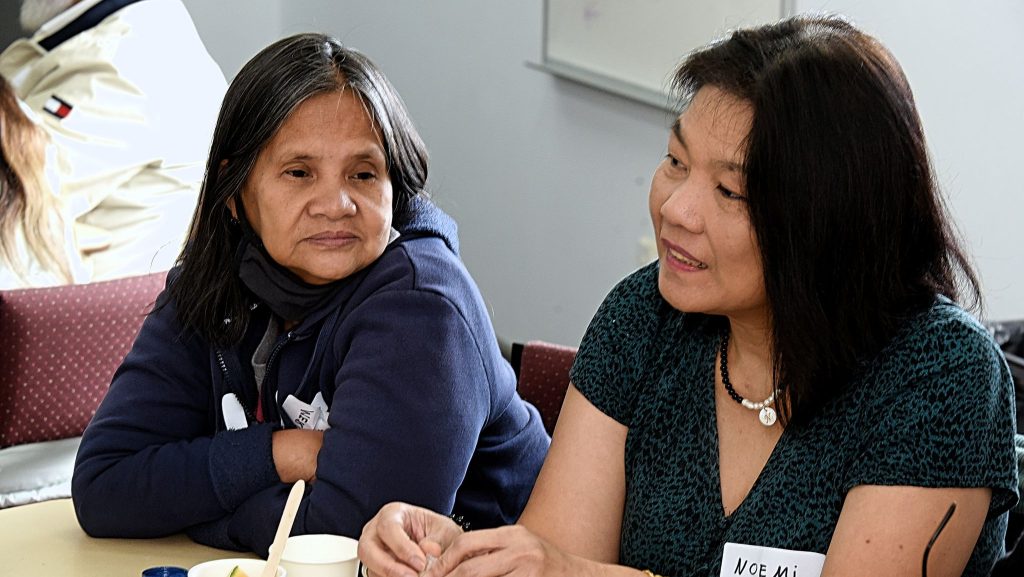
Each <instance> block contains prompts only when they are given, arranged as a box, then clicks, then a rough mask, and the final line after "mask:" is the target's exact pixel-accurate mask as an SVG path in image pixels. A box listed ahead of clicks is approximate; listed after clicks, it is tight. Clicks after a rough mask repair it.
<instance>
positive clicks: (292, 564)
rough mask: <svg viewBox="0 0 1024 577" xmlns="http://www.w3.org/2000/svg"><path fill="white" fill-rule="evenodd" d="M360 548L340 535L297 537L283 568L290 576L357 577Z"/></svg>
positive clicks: (290, 543)
mask: <svg viewBox="0 0 1024 577" xmlns="http://www.w3.org/2000/svg"><path fill="white" fill-rule="evenodd" d="M358 545H359V541H357V540H355V539H350V538H348V537H342V536H340V535H322V534H320V535H296V536H294V537H289V538H288V544H287V545H285V546H284V552H283V553H281V566H283V567H285V568H287V569H288V577H357V576H356V572H357V571H358V568H359V558H358V557H356V549H357V547H358ZM189 577H192V576H191V575H190V576H189Z"/></svg>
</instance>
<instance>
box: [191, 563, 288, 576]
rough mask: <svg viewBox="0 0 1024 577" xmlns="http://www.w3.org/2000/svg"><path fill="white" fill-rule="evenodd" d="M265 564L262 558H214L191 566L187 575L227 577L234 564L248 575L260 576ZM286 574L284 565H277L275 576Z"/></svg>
mask: <svg viewBox="0 0 1024 577" xmlns="http://www.w3.org/2000/svg"><path fill="white" fill-rule="evenodd" d="M266 564H267V562H266V561H265V560H263V559H216V560H213V561H207V562H205V563H200V564H198V565H196V566H194V567H192V568H191V569H189V570H188V577H228V575H230V574H231V570H232V569H234V568H235V566H238V567H239V568H240V569H241V570H242V571H245V573H246V575H248V576H249V577H260V575H262V574H263V566H264V565H266ZM287 575H288V571H287V570H286V569H285V568H284V567H281V566H278V567H277V577H286V576H287Z"/></svg>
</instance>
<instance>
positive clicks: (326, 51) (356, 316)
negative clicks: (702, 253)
mask: <svg viewBox="0 0 1024 577" xmlns="http://www.w3.org/2000/svg"><path fill="white" fill-rule="evenodd" d="M426 179H427V153H426V150H425V148H424V145H423V142H422V141H421V140H420V137H419V135H418V134H417V133H416V130H415V129H414V127H413V125H412V121H411V120H410V119H409V117H408V113H407V112H406V110H405V107H404V105H403V104H402V102H401V100H400V98H399V96H398V94H397V93H396V92H395V91H394V89H393V88H392V86H391V85H390V84H389V83H388V81H387V80H386V79H385V78H384V76H383V75H382V74H381V72H380V71H379V70H378V69H377V68H376V66H375V65H374V64H373V63H372V62H370V61H369V60H368V59H367V58H366V57H365V56H363V55H362V54H360V53H359V52H357V51H354V50H352V49H348V48H344V47H342V46H341V45H340V44H339V43H338V42H337V41H336V40H334V39H332V38H330V37H328V36H324V35H319V34H300V35H296V36H293V37H290V38H286V39H284V40H280V41H278V42H276V43H275V44H273V45H271V46H269V47H268V48H266V49H264V50H263V51H262V52H260V53H259V54H257V55H256V56H255V57H254V58H253V59H252V60H251V61H250V62H249V63H248V64H246V65H245V67H244V68H242V70H241V71H240V72H239V73H238V76H237V77H236V78H235V80H234V81H233V82H232V84H231V86H230V88H229V89H228V92H227V95H226V96H225V99H224V104H223V107H222V109H221V112H220V117H219V118H218V121H217V127H216V131H215V133H214V137H213V144H212V147H211V151H210V157H209V160H208V163H207V167H206V180H205V182H204V183H203V189H202V195H201V197H200V200H199V207H198V209H197V211H196V215H195V217H194V219H193V222H192V227H191V232H190V242H189V245H188V247H187V248H186V249H185V250H184V252H183V253H182V255H181V257H180V259H179V265H178V266H177V267H176V268H175V269H174V270H172V271H171V273H170V274H169V277H168V283H167V289H166V290H165V291H164V293H163V294H162V295H161V296H160V297H159V299H158V301H157V304H156V307H155V310H154V312H153V313H152V314H150V315H149V317H148V318H147V319H146V321H145V323H144V325H143V327H142V330H141V332H140V334H139V336H138V339H137V340H136V342H135V345H134V346H133V347H132V350H131V352H130V353H129V354H128V356H127V357H126V358H125V360H124V363H123V364H122V365H121V367H120V369H119V370H118V371H117V373H116V374H115V375H114V379H113V382H112V384H111V386H110V391H109V392H108V394H107V396H106V398H105V399H104V400H103V403H102V404H101V405H100V407H99V409H98V411H97V413H96V416H95V417H94V418H93V421H92V423H91V424H90V425H89V428H88V429H87V430H86V432H85V436H84V439H83V441H82V445H81V449H80V450H79V453H78V459H77V462H76V464H75V473H74V479H73V483H72V493H73V497H74V503H75V510H76V512H77V514H78V519H79V523H80V524H81V525H82V527H83V528H84V529H85V531H86V532H87V533H89V534H90V535H93V536H106V537H156V536H161V535H167V534H171V533H176V532H180V531H187V532H188V534H189V535H191V536H192V538H193V539H195V540H196V541H199V542H201V543H204V544H208V545H212V546H215V547H221V548H230V549H241V550H249V551H253V552H256V553H259V554H264V553H265V552H266V551H267V549H268V547H269V545H270V543H271V541H272V540H273V535H274V531H275V529H276V525H277V520H278V518H279V516H280V514H281V511H282V509H283V507H284V501H285V499H286V497H287V493H288V490H289V488H290V484H291V483H294V482H295V481H297V480H298V479H304V480H305V481H307V482H309V483H310V484H309V486H308V488H307V491H306V494H305V496H304V498H303V500H302V505H301V507H300V508H299V513H298V516H297V518H296V521H295V526H294V529H293V533H294V534H301V533H335V534H341V535H349V536H352V537H357V536H358V535H359V533H360V530H361V528H362V526H363V524H364V523H365V522H366V521H367V520H369V519H370V518H371V517H372V516H373V515H374V513H375V512H376V511H377V510H378V509H379V508H380V507H381V506H382V505H384V504H385V503H387V502H388V501H392V500H397V499H401V500H404V501H410V502H414V503H417V504H419V505H423V506H425V507H429V508H430V509H433V510H436V511H440V512H444V513H446V514H447V513H452V514H454V515H457V516H462V517H464V518H465V520H466V521H467V522H469V523H471V524H473V525H474V526H481V527H487V526H498V525H503V524H506V523H510V522H513V521H515V519H516V518H517V517H518V516H519V513H520V512H521V510H522V508H523V506H524V505H525V503H526V499H527V497H528V496H529V493H530V490H531V488H532V487H533V483H534V479H535V477H536V475H537V472H538V470H539V468H540V465H541V462H542V461H543V458H544V455H545V453H546V451H547V447H548V442H549V439H548V437H547V435H546V434H545V432H544V429H543V427H542V425H541V423H540V419H539V416H538V414H537V412H536V410H535V409H534V408H533V407H531V406H530V405H528V404H526V403H525V402H523V401H522V400H521V399H520V398H519V396H518V395H517V394H516V391H515V377H514V375H513V372H512V370H511V368H510V367H509V365H508V364H507V363H506V362H505V361H504V360H503V359H502V357H501V355H500V353H499V350H498V347H497V341H496V339H495V336H494V331H493V329H492V327H491V325H490V321H489V319H488V316H487V312H486V309H485V307H484V303H483V300H482V299H481V297H480V294H479V291H478V290H477V287H476V285H475V284H474V282H473V280H472V279H471V278H470V276H469V274H468V272H467V271H466V269H465V267H464V266H463V265H462V263H461V261H460V260H459V256H458V241H457V238H456V227H455V223H454V222H453V221H452V220H451V218H449V217H448V216H447V215H446V214H444V213H443V212H442V211H441V210H440V209H438V208H437V207H436V206H434V205H433V204H432V203H431V202H430V201H429V200H427V198H426V195H425V193H424V185H425V182H426Z"/></svg>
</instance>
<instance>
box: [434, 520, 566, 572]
mask: <svg viewBox="0 0 1024 577" xmlns="http://www.w3.org/2000/svg"><path fill="white" fill-rule="evenodd" d="M579 561H580V559H579V558H576V557H573V556H571V555H568V554H566V553H564V552H562V551H561V550H559V549H557V548H556V547H554V546H553V545H551V544H550V543H548V542H547V541H544V540H543V539H541V538H540V537H538V536H536V535H534V534H533V533H531V532H530V531H529V530H528V529H526V528H525V527H522V526H520V525H512V526H509V527H501V528H498V529H487V530H481V531H470V532H468V533H463V534H462V535H459V536H458V537H457V538H456V539H455V541H453V542H452V544H451V545H450V546H449V547H448V548H447V549H446V550H445V551H444V553H443V554H442V555H441V556H440V557H439V558H438V559H437V560H435V561H433V562H432V563H428V567H427V570H426V571H425V572H423V573H422V574H421V577H446V576H450V577H497V576H502V575H509V576H513V577H555V576H561V575H568V574H569V572H570V571H571V568H570V567H571V565H573V564H575V563H578V562H579Z"/></svg>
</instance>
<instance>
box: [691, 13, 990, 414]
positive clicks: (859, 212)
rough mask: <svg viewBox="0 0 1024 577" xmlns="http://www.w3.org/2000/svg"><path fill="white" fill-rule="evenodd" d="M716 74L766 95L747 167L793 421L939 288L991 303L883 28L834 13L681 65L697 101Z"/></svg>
mask: <svg viewBox="0 0 1024 577" xmlns="http://www.w3.org/2000/svg"><path fill="white" fill-rule="evenodd" d="M703 86H714V87H716V88H718V89H720V90H723V91H725V92H726V93H729V94H731V95H733V96H735V97H739V98H741V99H743V100H745V101H747V102H749V103H750V105H751V106H752V108H753V120H752V126H751V129H750V134H749V135H748V137H747V142H746V160H745V167H744V168H745V175H746V188H747V194H748V200H749V211H750V221H751V225H752V226H753V229H754V231H755V234H756V238H757V241H758V244H759V247H760V251H761V261H762V264H763V267H764V282H765V289H766V292H767V300H768V308H769V315H770V320H771V331H772V334H771V343H772V348H773V350H772V355H773V359H772V364H773V370H774V375H773V383H774V387H775V390H776V394H777V396H778V398H779V399H780V401H781V402H780V403H779V407H780V408H781V409H782V416H783V417H784V418H785V421H784V422H793V423H796V422H800V421H802V420H804V419H805V418H807V417H808V416H809V415H810V414H811V413H813V412H814V411H815V410H816V409H817V408H818V407H820V406H821V405H822V404H823V403H824V402H826V401H827V400H828V399H829V398H832V397H833V396H834V395H836V394H837V393H838V391H839V390H840V389H841V388H842V387H843V386H844V385H845V384H846V383H847V382H849V380H850V379H851V377H853V376H854V375H855V374H856V373H857V370H858V366H860V365H861V363H864V362H866V361H868V360H870V359H871V358H872V357H873V356H874V355H876V354H877V353H878V352H880V350H881V349H882V348H883V347H884V346H885V344H886V343H887V342H888V341H889V340H891V339H892V337H893V336H894V335H895V334H896V332H897V330H898V329H899V327H900V326H901V325H902V324H903V323H904V321H905V320H906V319H907V318H908V316H910V315H911V314H913V313H914V312H915V311H920V310H922V309H923V308H925V307H927V306H929V305H930V304H931V303H932V302H933V301H934V299H935V297H936V295H937V294H943V295H945V296H947V297H949V298H951V299H953V300H954V301H956V300H958V299H959V298H960V297H961V296H964V295H963V292H964V291H963V290H961V289H966V297H967V301H968V306H969V307H970V308H973V307H975V306H979V305H980V303H981V291H980V288H979V283H978V280H977V277H976V275H975V274H974V272H973V270H972V269H971V265H970V263H969V261H968V258H967V256H966V253H965V251H964V249H963V248H962V246H961V245H960V242H959V241H958V239H957V235H956V233H955V230H954V228H953V225H952V224H951V221H950V219H949V217H948V215H947V212H946V209H945V207H944V204H943V200H942V197H941V195H940V194H939V191H938V188H937V185H936V182H935V177H934V174H933V171H932V166H931V162H930V160H929V157H928V151H927V148H926V145H925V138H924V132H923V129H922V127H921V120H920V118H919V116H918V113H917V109H916V107H915V104H914V97H913V95H912V93H911V90H910V85H909V84H908V82H907V79H906V77H905V76H904V74H903V70H902V69H901V68H900V66H899V64H898V63H897V62H896V60H895V58H894V57H893V55H892V54H891V53H890V52H889V51H888V50H887V49H886V48H885V47H883V46H882V45H881V44H880V43H879V42H878V41H877V40H875V39H874V38H872V37H871V36H868V35H867V34H865V33H863V32H861V31H859V30H857V29H856V28H855V27H854V26H853V25H851V24H850V23H848V22H846V21H845V20H843V19H841V18H838V17H834V16H802V17H794V18H790V19H787V20H783V21H781V22H779V23H776V24H771V25H766V26H762V27H757V28H750V29H744V30H738V31H736V32H734V33H732V34H731V35H730V36H728V37H727V38H725V39H724V40H721V41H718V42H716V43H713V44H711V45H709V46H708V47H705V48H703V49H699V50H697V51H695V52H694V53H692V54H690V55H689V56H688V57H687V59H686V60H685V61H684V62H683V63H682V64H681V65H680V67H679V68H678V70H677V71H676V74H675V78H674V88H675V89H676V90H677V94H678V96H679V98H680V103H681V104H682V105H683V106H685V105H686V104H687V103H688V102H689V101H690V99H692V98H693V96H694V94H696V92H697V91H698V90H700V88H701V87H703ZM787 407H788V410H787Z"/></svg>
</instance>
